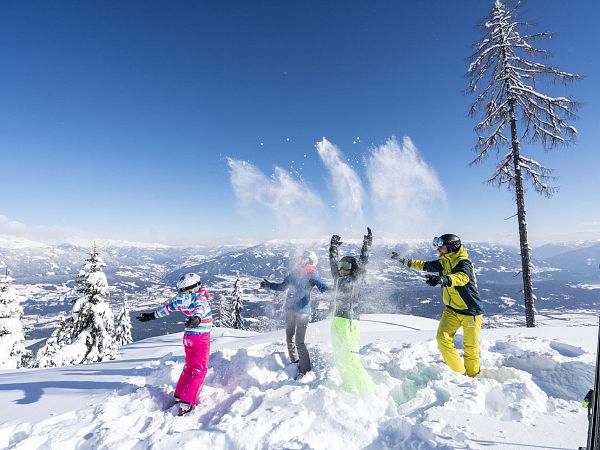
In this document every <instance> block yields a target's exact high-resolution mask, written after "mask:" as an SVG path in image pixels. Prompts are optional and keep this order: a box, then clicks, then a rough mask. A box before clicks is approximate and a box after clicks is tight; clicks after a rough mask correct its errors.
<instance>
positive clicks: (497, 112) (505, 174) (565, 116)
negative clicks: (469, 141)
mask: <svg viewBox="0 0 600 450" xmlns="http://www.w3.org/2000/svg"><path fill="white" fill-rule="evenodd" d="M517 5H518V4H517ZM515 9H516V8H510V7H507V6H506V5H505V4H504V3H502V2H501V1H499V0H497V1H495V2H494V3H493V6H492V9H491V12H490V14H489V16H488V17H486V19H485V22H484V24H483V27H482V34H483V39H482V40H481V41H479V42H477V43H475V44H474V47H475V49H476V50H475V53H474V54H473V55H472V56H471V58H470V59H471V65H470V67H469V70H468V73H467V75H468V77H469V81H470V82H469V89H468V92H469V93H473V94H476V93H478V96H477V98H476V100H475V102H474V103H473V105H472V106H471V111H470V115H471V116H476V115H477V113H478V112H479V111H483V113H484V118H483V120H482V121H481V122H479V123H478V124H477V125H476V126H475V131H476V132H477V134H478V136H479V138H478V141H477V145H476V150H477V152H478V156H477V158H476V159H475V160H474V161H473V162H472V163H471V164H474V163H478V162H481V161H483V160H484V159H486V158H487V156H488V155H489V153H490V150H495V153H496V154H499V152H500V150H502V149H504V151H506V153H505V154H504V155H502V156H501V158H500V161H499V162H498V164H497V166H496V172H495V173H494V176H493V177H492V178H491V179H490V180H488V181H489V182H490V183H492V184H495V185H497V186H499V187H501V186H506V187H507V188H509V190H511V191H513V192H514V193H515V200H516V203H517V214H516V216H517V218H518V227H519V240H520V247H521V266H522V275H523V292H524V301H525V311H526V324H527V326H528V327H533V326H535V318H534V317H535V316H534V315H535V308H534V299H535V296H534V294H533V286H532V282H531V272H532V264H531V258H530V247H529V241H528V237H527V221H526V217H525V186H524V184H525V182H529V183H530V184H531V185H532V186H533V188H534V190H535V191H536V192H538V193H540V194H542V195H545V196H548V197H549V196H551V195H552V194H553V193H554V191H555V190H556V188H553V187H552V186H550V185H549V184H548V181H549V180H550V178H551V177H550V172H551V171H550V170H549V169H548V168H546V167H544V166H543V165H542V164H541V163H539V162H537V161H535V160H533V159H531V158H530V157H528V156H525V155H524V153H523V148H522V144H521V141H520V140H521V139H523V140H524V141H525V142H529V143H535V142H541V144H542V147H543V148H544V149H545V150H547V149H549V148H552V147H555V146H556V145H559V144H568V143H570V142H571V141H572V140H573V139H574V138H575V136H576V134H577V130H576V129H575V128H574V127H573V126H571V125H570V124H569V120H572V119H575V115H574V112H573V111H575V110H576V108H577V106H578V104H577V103H576V102H574V101H572V100H570V99H568V98H566V97H563V96H557V97H552V96H549V95H546V94H542V93H541V92H540V91H539V90H538V87H539V85H540V83H541V80H542V79H543V78H548V79H549V80H550V81H561V82H564V83H567V82H569V81H573V80H576V79H578V78H581V77H580V76H578V75H575V74H572V73H568V72H562V71H560V70H558V69H556V68H554V67H550V66H548V65H545V64H542V63H540V62H539V61H535V60H534V59H535V58H536V57H540V56H542V57H543V56H546V55H547V54H548V52H547V51H545V50H540V49H538V48H536V47H534V45H533V43H534V41H537V40H539V39H544V38H551V37H552V35H553V34H552V33H533V34H528V29H529V28H530V25H529V24H528V23H525V22H521V21H518V20H517V18H516V11H515Z"/></svg>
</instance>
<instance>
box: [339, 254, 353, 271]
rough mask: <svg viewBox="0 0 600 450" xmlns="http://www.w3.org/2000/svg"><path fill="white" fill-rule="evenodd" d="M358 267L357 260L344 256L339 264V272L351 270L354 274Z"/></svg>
mask: <svg viewBox="0 0 600 450" xmlns="http://www.w3.org/2000/svg"><path fill="white" fill-rule="evenodd" d="M357 267H358V264H357V262H356V258H354V257H353V256H344V257H343V258H342V259H340V262H339V263H338V270H349V271H350V272H354V271H355V270H356V268H357Z"/></svg>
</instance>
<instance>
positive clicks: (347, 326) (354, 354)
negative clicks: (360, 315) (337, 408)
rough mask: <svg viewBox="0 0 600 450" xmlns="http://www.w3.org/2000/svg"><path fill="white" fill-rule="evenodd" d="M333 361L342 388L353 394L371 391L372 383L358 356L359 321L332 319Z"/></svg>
mask: <svg viewBox="0 0 600 450" xmlns="http://www.w3.org/2000/svg"><path fill="white" fill-rule="evenodd" d="M331 343H332V347H333V360H334V361H335V366H336V367H337V369H338V371H339V373H340V376H341V378H342V386H343V387H344V389H346V390H347V391H349V392H352V393H355V394H366V393H369V392H371V391H372V390H373V387H374V385H373V381H372V380H371V377H370V376H369V374H368V373H367V371H366V370H365V368H364V366H363V365H362V362H361V360H360V356H359V353H358V352H359V350H360V320H352V319H346V318H344V317H334V318H333V319H332V321H331Z"/></svg>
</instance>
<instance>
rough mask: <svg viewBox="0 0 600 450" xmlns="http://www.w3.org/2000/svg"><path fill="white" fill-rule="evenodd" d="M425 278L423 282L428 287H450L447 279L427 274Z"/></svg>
mask: <svg viewBox="0 0 600 450" xmlns="http://www.w3.org/2000/svg"><path fill="white" fill-rule="evenodd" d="M425 278H427V280H425V283H427V284H428V285H429V286H437V285H438V284H441V285H442V286H449V285H450V283H449V279H448V277H441V276H439V275H431V274H427V275H425Z"/></svg>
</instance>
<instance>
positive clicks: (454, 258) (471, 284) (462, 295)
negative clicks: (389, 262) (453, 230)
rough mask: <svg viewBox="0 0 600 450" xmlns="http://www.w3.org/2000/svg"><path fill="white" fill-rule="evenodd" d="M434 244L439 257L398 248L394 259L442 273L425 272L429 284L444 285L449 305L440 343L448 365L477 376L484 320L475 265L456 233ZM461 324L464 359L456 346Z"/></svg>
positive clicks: (438, 340) (445, 311) (444, 236)
mask: <svg viewBox="0 0 600 450" xmlns="http://www.w3.org/2000/svg"><path fill="white" fill-rule="evenodd" d="M433 246H434V247H437V250H438V252H439V254H440V258H439V259H437V260H435V261H419V260H416V259H406V258H402V257H401V256H400V255H399V254H398V253H396V252H392V259H396V260H399V261H400V262H401V263H402V264H404V265H405V266H407V267H410V268H411V269H417V270H425V271H428V272H437V273H438V275H433V274H427V275H425V276H426V278H427V281H426V283H427V284H428V285H430V286H438V285H439V286H441V287H442V300H443V302H444V305H446V307H445V308H444V312H443V314H442V318H441V320H440V324H439V326H438V330H437V336H436V337H437V342H438V347H439V349H440V352H441V353H442V357H443V358H444V361H445V362H446V364H447V365H448V367H450V368H451V369H452V370H454V371H456V372H459V373H462V374H466V375H468V376H470V377H475V376H477V375H479V371H480V362H479V334H480V331H481V326H482V324H483V307H482V305H481V299H480V298H479V291H478V290H477V278H476V276H475V269H474V268H473V263H472V262H471V260H470V259H469V255H468V253H467V250H466V249H465V248H464V247H463V245H462V243H461V241H460V238H459V237H458V236H456V235H455V234H444V235H442V236H440V237H435V238H433ZM460 328H462V329H463V349H464V362H463V360H462V358H461V357H460V355H459V353H458V351H457V350H456V347H455V346H454V335H455V334H456V332H457V331H458V330H459V329H460Z"/></svg>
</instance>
